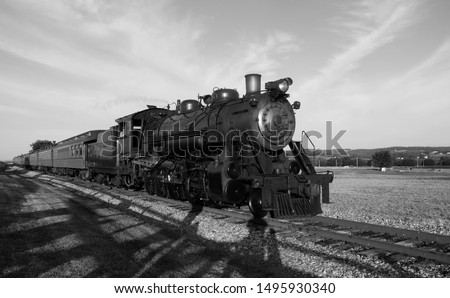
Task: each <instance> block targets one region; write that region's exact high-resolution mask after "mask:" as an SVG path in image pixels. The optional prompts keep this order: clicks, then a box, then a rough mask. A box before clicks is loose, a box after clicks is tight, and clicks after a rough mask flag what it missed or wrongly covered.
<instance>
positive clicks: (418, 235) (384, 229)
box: [305, 216, 450, 244]
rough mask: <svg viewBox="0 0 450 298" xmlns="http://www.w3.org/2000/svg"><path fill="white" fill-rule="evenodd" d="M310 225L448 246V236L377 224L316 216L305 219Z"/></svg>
mask: <svg viewBox="0 0 450 298" xmlns="http://www.w3.org/2000/svg"><path fill="white" fill-rule="evenodd" d="M305 220H306V221H309V222H312V223H324V224H328V225H338V226H340V227H349V228H354V229H360V230H364V231H372V232H376V233H386V234H389V235H394V236H404V237H407V238H409V239H415V240H420V241H431V242H436V243H439V244H450V236H446V235H439V234H432V233H428V232H421V231H413V230H407V229H403V228H396V227H389V226H383V225H377V224H370V223H364V222H357V221H350V220H346V219H339V218H331V217H324V216H316V217H310V218H307V219H305Z"/></svg>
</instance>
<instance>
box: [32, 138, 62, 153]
mask: <svg viewBox="0 0 450 298" xmlns="http://www.w3.org/2000/svg"><path fill="white" fill-rule="evenodd" d="M55 145H56V142H55V141H49V140H36V141H35V142H34V143H32V144H30V147H31V150H30V153H31V152H36V151H40V150H44V149H48V148H52V147H53V146H55Z"/></svg>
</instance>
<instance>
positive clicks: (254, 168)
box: [15, 74, 333, 218]
mask: <svg viewBox="0 0 450 298" xmlns="http://www.w3.org/2000/svg"><path fill="white" fill-rule="evenodd" d="M245 78H246V94H245V95H244V96H242V97H240V96H239V93H238V92H237V91H236V90H235V89H218V88H216V89H215V90H214V91H213V93H212V94H211V95H205V96H199V97H198V99H197V100H195V99H188V100H184V101H180V100H178V102H177V104H176V107H175V109H170V106H168V107H167V109H162V108H156V107H155V106H147V107H148V108H147V109H145V110H143V111H140V112H137V113H134V114H131V115H128V116H125V117H122V118H119V119H117V120H116V122H117V125H116V126H113V127H111V128H110V129H109V130H105V131H90V132H87V133H85V134H82V135H79V136H76V137H73V138H70V139H67V140H65V141H62V142H60V143H57V144H56V146H55V147H53V148H51V149H47V150H44V151H41V152H36V153H32V154H28V155H22V156H19V157H16V158H15V162H16V163H18V164H22V165H29V166H31V167H32V168H38V169H41V170H44V171H50V172H54V173H60V174H72V175H79V176H80V177H82V178H84V179H96V180H98V181H101V182H106V183H114V184H116V185H125V186H127V187H142V186H145V188H146V190H147V191H148V193H149V194H151V195H155V194H156V195H158V196H163V197H171V198H173V199H178V200H188V201H190V202H191V203H192V204H193V206H199V205H203V204H209V205H213V206H216V207H221V206H236V207H240V206H243V205H247V204H248V206H249V209H250V211H251V212H252V213H253V215H254V216H255V217H258V218H261V217H264V216H266V215H267V213H269V212H270V215H271V216H272V217H288V216H299V215H307V216H311V215H316V214H318V213H321V202H320V197H321V190H322V200H323V201H324V202H325V201H328V199H329V183H331V182H332V180H333V174H332V173H331V172H325V173H317V172H316V171H315V168H314V166H313V165H312V163H311V162H310V159H309V158H308V156H307V155H306V152H305V150H304V149H303V147H302V145H301V143H300V142H294V141H293V140H292V138H293V134H294V130H295V115H294V109H299V108H300V103H299V102H297V101H296V102H294V103H292V104H291V103H290V102H289V101H288V97H289V94H286V92H287V91H288V89H289V86H290V85H291V84H292V80H291V79H290V78H284V79H280V80H277V81H273V82H268V83H266V84H265V90H261V76H260V75H258V74H249V75H246V76H245ZM287 146H289V147H290V149H291V152H292V153H293V158H294V159H293V160H290V159H289V158H288V157H287V156H286V152H285V151H284V148H286V147H287Z"/></svg>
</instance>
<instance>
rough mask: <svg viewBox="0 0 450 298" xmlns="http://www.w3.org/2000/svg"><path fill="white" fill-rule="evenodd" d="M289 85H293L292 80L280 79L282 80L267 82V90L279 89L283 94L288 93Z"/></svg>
mask: <svg viewBox="0 0 450 298" xmlns="http://www.w3.org/2000/svg"><path fill="white" fill-rule="evenodd" d="M289 85H292V79H291V78H285V79H280V80H278V81H274V82H267V83H266V89H267V90H274V89H277V90H279V91H281V92H286V91H288V90H289Z"/></svg>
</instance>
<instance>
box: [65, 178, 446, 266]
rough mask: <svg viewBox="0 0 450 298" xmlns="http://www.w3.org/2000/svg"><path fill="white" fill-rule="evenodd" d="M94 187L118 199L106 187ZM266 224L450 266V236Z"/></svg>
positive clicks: (356, 226) (302, 222)
mask: <svg viewBox="0 0 450 298" xmlns="http://www.w3.org/2000/svg"><path fill="white" fill-rule="evenodd" d="M71 181H73V182H75V181H76V180H74V179H71ZM80 182H81V180H80ZM83 184H84V183H83ZM91 186H92V184H91ZM94 188H95V189H97V190H101V191H104V192H106V193H108V194H109V195H112V196H114V194H112V193H111V192H110V191H108V190H105V189H104V187H94ZM128 193H130V192H128ZM142 194H143V192H134V193H132V194H130V196H132V197H134V196H142ZM145 195H146V197H147V198H148V197H150V198H151V199H154V200H159V201H164V202H166V203H168V204H169V206H170V207H173V208H178V209H182V210H190V209H191V204H190V203H189V202H186V201H176V200H172V199H169V198H162V197H158V196H148V195H147V194H145ZM243 209H246V208H243ZM202 212H208V213H210V214H211V215H212V217H213V218H217V219H219V218H227V217H228V218H230V219H233V218H234V219H236V222H237V223H238V222H241V221H242V220H245V221H249V220H253V215H252V214H251V213H250V212H248V211H244V210H240V209H234V208H223V209H217V208H211V207H203V210H202ZM262 223H263V224H267V225H269V226H273V227H277V228H279V229H281V230H285V231H289V230H295V231H300V232H302V234H303V235H305V237H309V238H311V237H314V238H316V243H319V242H322V243H324V245H332V244H336V243H339V242H342V244H343V245H348V244H350V246H348V247H347V249H350V248H351V247H352V245H353V247H354V246H362V247H365V248H367V251H369V250H371V249H372V250H373V249H375V251H373V254H377V253H385V252H389V253H393V254H398V255H400V256H411V257H416V258H419V259H420V258H423V259H427V260H432V261H435V262H438V263H443V264H450V236H445V235H438V234H432V233H426V232H420V231H413V230H407V229H401V228H395V227H389V226H382V225H375V224H369V223H363V222H355V221H350V220H344V219H337V218H329V217H323V216H316V217H310V218H290V219H272V218H264V219H263V220H262Z"/></svg>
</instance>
